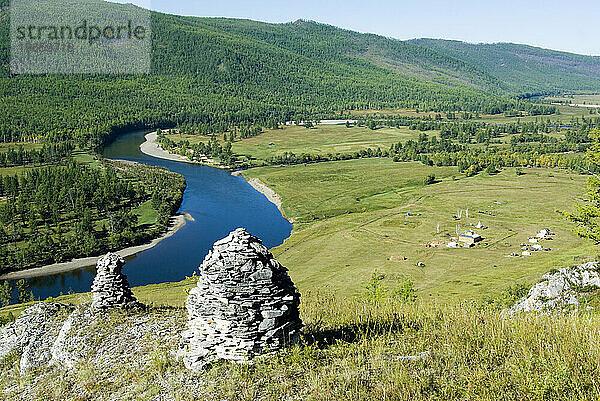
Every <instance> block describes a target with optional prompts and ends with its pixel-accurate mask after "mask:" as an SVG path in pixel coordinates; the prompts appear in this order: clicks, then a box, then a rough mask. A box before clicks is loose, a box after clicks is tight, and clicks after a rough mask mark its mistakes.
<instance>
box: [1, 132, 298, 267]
mask: <svg viewBox="0 0 600 401" xmlns="http://www.w3.org/2000/svg"><path fill="white" fill-rule="evenodd" d="M157 136H158V135H157V133H156V131H155V132H150V133H149V134H146V135H145V136H144V138H146V141H145V142H144V143H142V144H141V145H140V151H141V152H142V153H144V154H146V155H148V156H152V157H157V158H159V159H166V160H172V161H177V162H183V163H190V164H197V165H201V166H208V167H214V168H220V169H224V170H230V169H229V168H227V167H224V166H216V165H212V164H206V163H200V162H197V161H192V160H190V159H188V158H187V157H185V156H181V155H176V154H173V153H170V152H168V151H166V150H164V149H163V148H161V147H160V145H159V144H158V143H156V138H157ZM231 175H234V176H241V177H243V178H244V179H245V180H246V182H247V183H248V184H250V185H251V186H252V187H253V188H254V189H255V190H257V191H258V192H260V193H261V194H263V195H265V196H266V197H267V200H268V201H269V202H271V203H273V204H274V205H275V206H277V209H279V212H280V213H281V216H282V217H283V218H284V219H286V220H287V221H289V222H290V223H292V224H294V223H295V222H296V221H295V220H294V219H292V218H289V217H288V216H286V214H285V212H284V211H283V201H282V199H281V196H279V194H278V193H277V192H275V191H274V190H272V189H271V188H269V187H268V186H267V185H266V184H265V183H264V182H262V181H261V180H260V179H258V178H248V177H244V176H243V175H242V171H240V170H237V171H232V172H231ZM0 278H1V277H0Z"/></svg>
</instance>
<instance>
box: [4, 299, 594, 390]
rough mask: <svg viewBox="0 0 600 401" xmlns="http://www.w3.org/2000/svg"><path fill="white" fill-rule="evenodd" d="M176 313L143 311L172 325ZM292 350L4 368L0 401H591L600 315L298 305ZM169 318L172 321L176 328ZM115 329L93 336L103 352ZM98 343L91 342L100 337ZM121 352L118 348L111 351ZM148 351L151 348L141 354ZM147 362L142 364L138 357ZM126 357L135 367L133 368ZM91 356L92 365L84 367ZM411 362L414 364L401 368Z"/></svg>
mask: <svg viewBox="0 0 600 401" xmlns="http://www.w3.org/2000/svg"><path fill="white" fill-rule="evenodd" d="M184 314H185V311H184V310H179V312H177V311H172V312H170V313H169V314H166V313H164V312H162V311H160V310H152V309H151V310H150V311H149V319H150V320H153V319H155V318H156V317H160V318H161V319H165V318H167V315H172V316H174V317H173V318H175V319H179V318H181V317H182V316H181V315H184ZM301 315H302V319H303V320H304V322H305V324H306V327H305V329H304V335H303V339H302V342H301V343H300V344H299V345H296V346H293V347H291V348H289V349H287V350H283V351H281V352H278V353H277V354H275V355H273V356H272V357H269V358H264V359H260V360H257V362H256V364H255V365H253V366H246V365H235V364H230V363H227V362H221V363H217V364H215V365H214V366H213V367H212V369H210V370H208V371H207V372H203V373H201V374H193V373H191V372H188V371H186V370H185V369H184V367H183V366H182V363H181V362H180V361H177V360H176V359H175V358H174V357H173V356H172V355H171V353H170V349H169V348H168V347H167V348H165V345H164V344H161V343H160V342H157V343H156V344H155V343H153V342H150V339H149V340H148V341H149V342H148V343H147V344H141V345H137V346H135V347H130V348H127V353H128V355H129V356H130V359H131V354H133V359H134V360H136V361H138V362H136V363H133V364H119V363H117V364H111V365H109V366H106V365H104V366H103V365H102V363H99V361H98V360H94V359H93V358H92V359H90V360H86V361H84V362H83V363H81V364H79V365H77V366H76V368H75V369H72V370H71V371H69V372H65V371H62V370H58V369H48V370H45V369H44V370H40V371H36V372H34V374H33V375H26V376H23V377H21V376H20V375H19V371H18V367H17V365H18V364H16V358H8V359H6V360H5V361H2V367H3V369H2V373H0V386H1V387H2V388H3V393H2V396H0V397H6V399H15V398H17V397H24V396H25V397H27V396H29V397H30V398H32V399H44V400H108V399H129V400H148V399H174V400H213V399H214V400H236V401H237V400H275V399H277V400H280V399H285V400H287V399H302V400H431V399H437V400H465V399H482V400H508V399H510V400H513V399H520V400H557V399H565V400H567V399H568V400H593V399H600V390H599V388H598V384H597V377H598V375H599V374H600V364H599V363H598V361H600V315H598V314H597V313H582V314H579V315H533V314H526V315H518V316H515V317H508V316H503V315H502V314H501V313H500V312H499V311H496V310H491V309H487V308H482V307H478V306H476V305H475V304H470V303H463V304H459V305H454V306H451V307H448V306H440V305H438V304H436V303H428V304H422V303H416V304H406V303H401V302H398V300H397V299H393V298H387V299H384V300H383V301H381V302H380V303H374V302H372V301H369V300H366V299H362V298H353V299H338V298H336V297H335V296H334V295H332V294H331V293H330V292H329V291H327V290H315V291H312V292H305V293H303V300H302V308H301ZM177 316H179V317H177ZM123 322H124V319H123V318H122V317H120V316H119V315H118V314H117V315H115V316H112V315H111V316H109V317H108V318H107V320H106V322H105V323H103V324H101V325H100V326H99V329H100V330H99V332H101V333H102V335H101V339H102V344H103V345H104V346H106V347H109V346H113V345H112V343H111V340H110V339H111V335H110V330H111V327H113V329H112V330H117V329H119V327H122V326H119V324H123ZM99 335H100V334H99ZM114 346H115V349H117V350H119V349H125V348H126V347H127V345H126V344H115V345H114ZM148 347H150V348H148ZM148 352H150V357H148ZM136 353H140V354H141V353H145V354H144V355H145V356H146V357H145V358H140V359H139V360H138V359H136V357H135V355H136ZM92 356H93V355H92ZM407 356H412V357H414V356H417V358H407Z"/></svg>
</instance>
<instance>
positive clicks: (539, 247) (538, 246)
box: [532, 244, 543, 251]
mask: <svg viewBox="0 0 600 401" xmlns="http://www.w3.org/2000/svg"><path fill="white" fill-rule="evenodd" d="M532 248H533V250H534V251H541V250H542V249H543V248H542V246H541V245H540V244H535V245H534V246H532Z"/></svg>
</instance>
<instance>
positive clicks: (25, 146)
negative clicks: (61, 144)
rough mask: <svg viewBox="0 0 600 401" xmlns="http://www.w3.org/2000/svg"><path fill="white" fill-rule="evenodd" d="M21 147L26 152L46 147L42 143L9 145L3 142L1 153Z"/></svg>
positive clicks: (9, 143) (14, 143)
mask: <svg viewBox="0 0 600 401" xmlns="http://www.w3.org/2000/svg"><path fill="white" fill-rule="evenodd" d="M21 146H22V147H23V149H25V150H32V149H36V150H37V149H41V148H42V146H44V145H43V144H41V143H31V142H8V143H6V142H3V143H0V152H6V151H8V149H10V148H12V149H14V150H16V149H18V148H19V147H21Z"/></svg>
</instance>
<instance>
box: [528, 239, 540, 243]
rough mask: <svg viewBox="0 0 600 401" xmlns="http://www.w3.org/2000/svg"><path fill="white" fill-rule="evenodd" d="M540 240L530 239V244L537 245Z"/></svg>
mask: <svg viewBox="0 0 600 401" xmlns="http://www.w3.org/2000/svg"><path fill="white" fill-rule="evenodd" d="M537 242H538V239H537V238H529V243H530V244H537Z"/></svg>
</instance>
